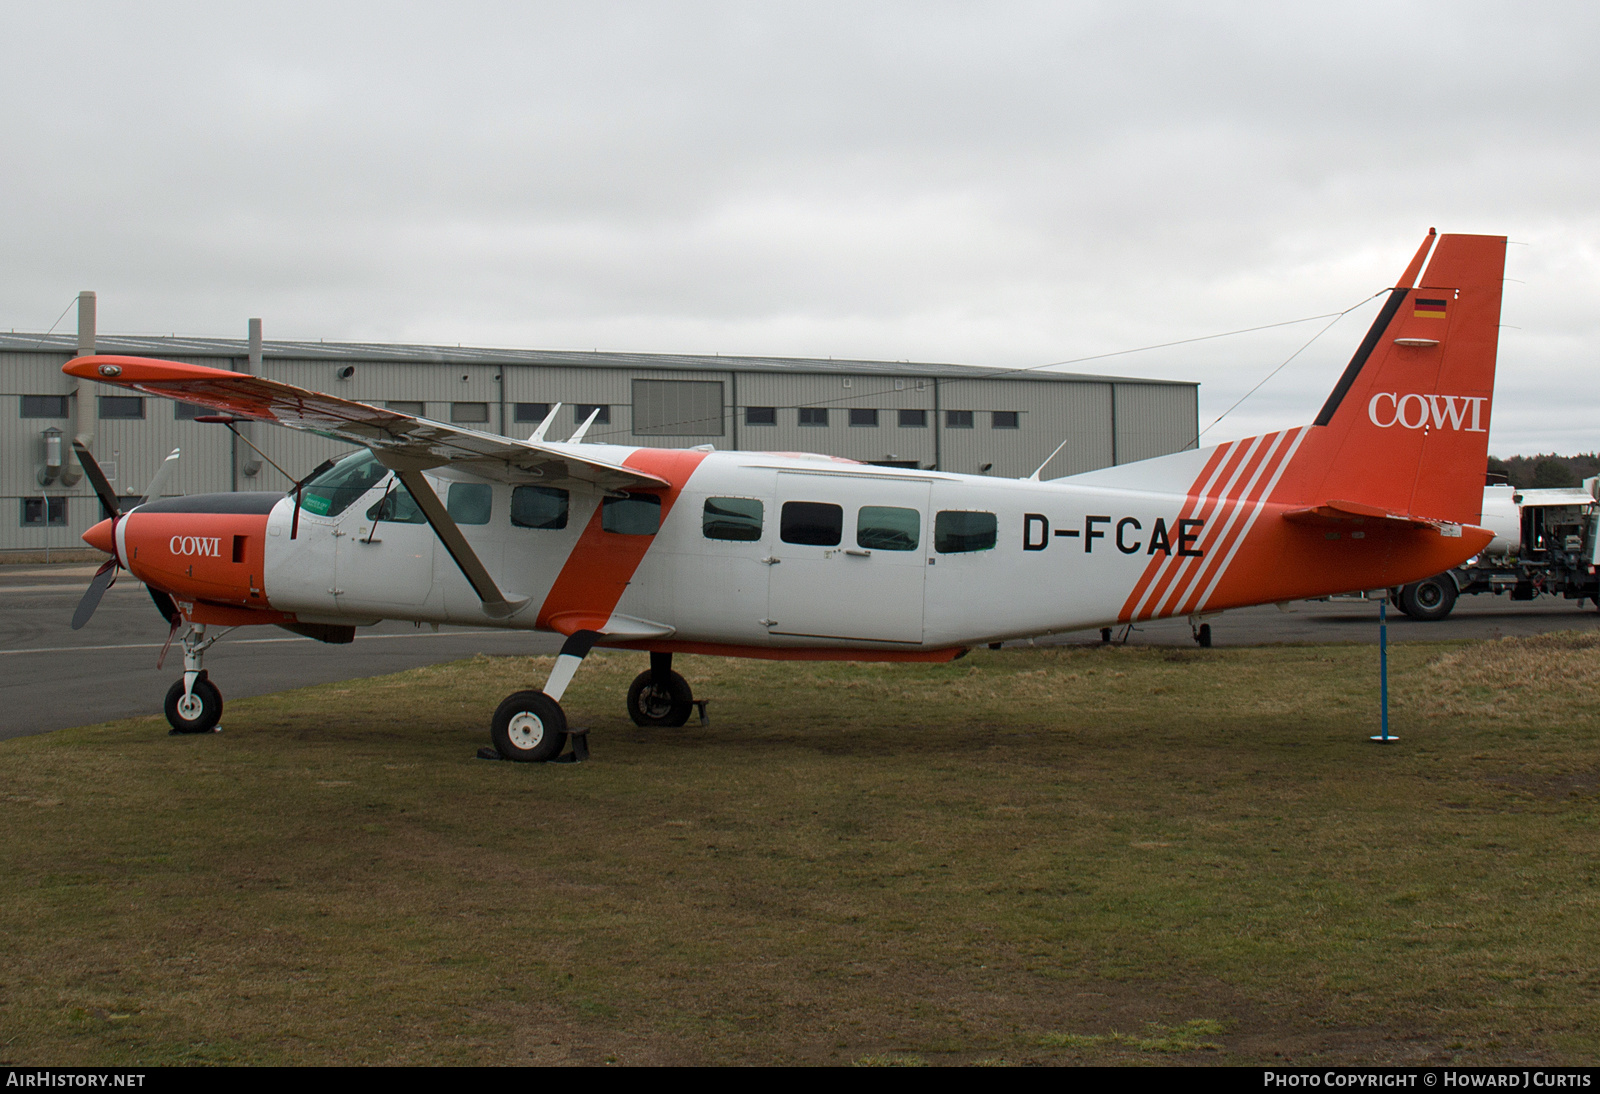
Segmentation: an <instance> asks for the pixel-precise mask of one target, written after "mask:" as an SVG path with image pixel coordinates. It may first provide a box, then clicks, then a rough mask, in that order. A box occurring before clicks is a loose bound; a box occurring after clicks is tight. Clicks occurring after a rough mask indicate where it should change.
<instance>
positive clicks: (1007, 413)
mask: <svg viewBox="0 0 1600 1094" xmlns="http://www.w3.org/2000/svg"><path fill="white" fill-rule="evenodd" d="M1019 418H1020V415H1019V414H1018V412H1017V411H1015V410H997V411H995V412H994V422H993V427H994V428H995V429H1019V428H1021V426H1020V422H1019Z"/></svg>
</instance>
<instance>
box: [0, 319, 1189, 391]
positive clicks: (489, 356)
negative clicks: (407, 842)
mask: <svg viewBox="0 0 1600 1094" xmlns="http://www.w3.org/2000/svg"><path fill="white" fill-rule="evenodd" d="M77 348H78V340H77V335H76V334H73V333H62V334H48V335H41V334H22V333H18V332H15V331H13V332H11V333H4V332H0V352H6V351H10V352H14V353H29V352H31V353H40V352H43V353H69V354H70V353H75V352H76V351H77ZM95 352H97V353H111V354H125V355H128V356H132V357H226V358H236V359H237V358H244V357H246V356H248V355H249V352H250V350H249V344H248V343H247V342H246V341H245V340H244V339H242V338H187V337H183V336H181V335H97V336H96V338H95ZM261 352H262V356H263V357H265V358H276V359H279V360H286V359H287V360H296V361H305V360H312V361H386V362H399V363H403V364H407V363H408V364H436V365H544V366H549V367H560V366H566V367H574V366H575V367H582V368H625V369H686V370H695V371H720V372H800V373H806V372H812V373H814V372H828V373H854V374H860V373H878V374H880V375H889V374H893V375H901V376H923V377H950V378H951V379H955V378H958V377H959V378H960V379H963V380H1068V381H1080V382H1081V381H1085V380H1088V381H1095V382H1099V383H1113V382H1115V383H1131V384H1170V385H1174V386H1183V387H1194V386H1197V385H1196V384H1195V383H1194V382H1193V381H1189V380H1147V379H1141V378H1139V377H1134V376H1099V375H1092V374H1088V373H1082V372H1056V371H1053V370H1050V369H1045V368H1030V369H1002V368H991V367H988V366H983V365H951V364H939V363H930V362H924V361H859V360H854V359H849V358H843V357H838V358H834V357H739V356H723V355H720V354H716V355H706V354H680V353H613V352H599V351H596V352H585V351H581V350H539V349H493V348H487V347H482V346H418V345H395V344H389V343H383V342H288V341H278V340H264V341H263V342H262V344H261Z"/></svg>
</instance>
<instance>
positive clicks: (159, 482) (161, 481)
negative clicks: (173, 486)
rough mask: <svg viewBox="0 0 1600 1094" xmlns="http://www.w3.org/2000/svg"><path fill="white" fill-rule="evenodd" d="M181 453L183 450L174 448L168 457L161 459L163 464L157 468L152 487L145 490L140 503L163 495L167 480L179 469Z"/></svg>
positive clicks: (151, 481) (151, 483) (151, 482)
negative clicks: (162, 491) (162, 489)
mask: <svg viewBox="0 0 1600 1094" xmlns="http://www.w3.org/2000/svg"><path fill="white" fill-rule="evenodd" d="M180 455H182V450H180V449H177V448H174V449H173V450H172V451H171V452H169V453H168V454H167V458H166V459H164V460H162V461H161V466H160V467H158V468H156V474H155V477H154V478H152V479H151V480H150V488H149V489H148V490H146V491H145V492H144V497H142V498H140V499H139V504H140V505H143V504H144V503H145V502H147V501H149V500H150V499H151V498H160V497H161V488H162V487H163V486H165V485H166V484H167V480H168V479H170V478H171V477H172V472H173V471H175V470H176V469H177V467H178V457H179V456H180Z"/></svg>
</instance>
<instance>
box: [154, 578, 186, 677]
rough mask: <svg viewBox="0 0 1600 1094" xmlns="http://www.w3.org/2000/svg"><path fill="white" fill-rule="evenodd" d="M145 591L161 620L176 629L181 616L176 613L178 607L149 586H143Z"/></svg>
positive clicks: (159, 591) (162, 593) (168, 597)
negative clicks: (153, 603)
mask: <svg viewBox="0 0 1600 1094" xmlns="http://www.w3.org/2000/svg"><path fill="white" fill-rule="evenodd" d="M145 591H146V592H148V593H149V594H150V599H151V600H153V601H155V604H156V611H158V612H160V613H161V618H162V619H165V620H166V621H167V623H168V624H169V625H170V626H174V627H176V626H177V625H178V621H179V620H181V619H182V618H183V616H182V615H180V614H179V613H178V605H177V604H175V603H173V600H172V597H171V596H170V595H169V594H167V593H164V592H162V591H161V590H160V589H157V588H153V587H152V586H149V585H146V586H145ZM158 667H159V666H158Z"/></svg>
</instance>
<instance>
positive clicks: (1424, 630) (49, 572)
mask: <svg viewBox="0 0 1600 1094" xmlns="http://www.w3.org/2000/svg"><path fill="white" fill-rule="evenodd" d="M94 570H95V567H93V566H86V565H83V564H81V563H80V564H63V565H52V566H22V565H9V566H0V740H3V739H5V738H9V737H20V736H24V735H26V734H30V733H46V732H49V731H51V730H55V729H62V728H65V727H67V726H77V725H89V724H92V723H95V722H103V721H108V720H110V719H114V718H127V717H133V716H135V715H141V714H159V713H160V712H161V703H162V700H163V698H164V697H165V695H166V692H167V688H168V687H169V686H170V685H171V683H172V681H173V680H175V679H177V678H178V676H179V674H180V673H181V671H182V665H183V659H182V656H181V654H180V653H179V652H178V651H176V650H174V651H173V652H171V653H169V654H168V656H167V662H166V665H165V667H164V668H162V669H159V670H158V669H157V668H156V658H157V657H158V656H159V655H160V652H161V647H162V644H163V642H164V641H165V640H166V636H167V626H166V623H165V622H164V621H163V620H162V619H161V617H160V615H158V614H157V612H156V609H155V607H154V606H153V605H152V604H151V602H150V598H149V596H148V595H147V594H146V592H145V591H144V587H143V586H142V585H140V584H139V582H138V581H136V580H133V579H132V578H131V577H130V576H129V575H127V574H124V575H122V578H121V579H120V580H119V581H118V582H117V584H115V585H113V586H112V587H111V589H110V590H109V591H108V592H107V593H106V595H105V598H104V599H103V600H102V601H101V602H100V608H99V610H98V611H97V612H96V613H95V615H94V618H93V619H91V620H90V621H89V624H88V625H87V626H86V627H84V628H83V629H82V630H80V631H74V630H72V629H71V619H72V612H73V609H74V608H75V607H76V606H77V603H78V600H79V598H80V597H82V595H83V591H84V589H85V588H87V587H88V584H89V579H90V577H91V576H92V575H93V574H94ZM1208 622H1209V623H1210V625H1211V633H1212V642H1213V644H1214V645H1217V646H1256V645H1267V644H1272V643H1281V642H1293V643H1320V642H1364V643H1376V642H1377V641H1378V605H1377V604H1376V603H1374V602H1371V601H1361V600H1331V601H1325V602H1323V601H1299V602H1296V603H1294V604H1291V605H1290V606H1289V610H1287V611H1280V610H1278V609H1277V608H1274V607H1262V608H1246V609H1242V610H1240V611H1236V612H1228V613H1226V614H1224V615H1220V616H1216V617H1213V618H1211V619H1209V620H1208ZM1597 628H1600V612H1597V611H1595V609H1594V605H1593V604H1592V603H1591V602H1589V601H1583V602H1582V603H1581V605H1580V602H1578V601H1572V600H1554V599H1550V598H1542V599H1540V600H1535V601H1526V602H1520V603H1519V602H1513V601H1511V600H1508V599H1507V598H1505V597H1489V596H1475V597H1463V598H1462V599H1461V600H1460V601H1459V602H1458V603H1457V605H1456V609H1455V612H1454V613H1453V614H1452V615H1451V616H1450V618H1449V619H1447V620H1444V621H1442V622H1438V623H1418V622H1416V621H1415V620H1412V619H1408V618H1407V617H1405V616H1403V615H1401V614H1400V612H1399V611H1397V610H1393V609H1391V610H1390V611H1389V641H1391V642H1412V641H1439V640H1443V639H1459V638H1501V637H1506V636H1510V635H1526V634H1542V633H1545V632H1549V631H1558V630H1593V629H1597ZM1112 640H1113V641H1117V642H1127V643H1128V644H1130V645H1160V646H1186V647H1190V648H1193V647H1194V644H1195V643H1194V639H1193V636H1192V634H1191V632H1190V628H1189V624H1188V623H1187V622H1186V621H1185V620H1182V619H1177V620H1164V621H1160V622H1151V623H1140V624H1137V625H1136V626H1134V627H1133V628H1132V629H1131V630H1130V629H1128V628H1125V627H1118V628H1115V630H1114V631H1113V639H1112ZM1099 641H1100V635H1099V632H1098V631H1088V632H1077V633H1073V634H1066V635H1057V636H1054V637H1052V638H1045V639H1039V640H1038V644H1040V645H1061V644H1074V645H1081V644H1095V643H1099ZM1027 644H1028V643H1008V645H1013V646H1015V645H1027ZM560 648H561V639H560V638H559V637H557V636H550V635H538V634H531V633H529V632H526V631H504V630H493V629H489V628H460V627H441V628H440V629H439V631H438V632H437V633H435V632H434V631H433V630H432V629H431V628H430V627H415V626H413V625H411V624H410V623H381V624H379V625H378V626H376V627H366V628H362V629H361V630H360V631H359V632H357V637H356V640H355V641H354V642H353V643H351V644H349V645H346V646H328V645H324V644H322V643H320V642H314V641H312V640H311V639H308V638H301V637H299V636H296V635H291V634H289V633H288V632H286V631H283V630H281V629H279V628H277V627H259V628H255V627H252V628H247V629H243V630H239V631H236V632H234V633H233V634H231V635H229V636H228V637H226V638H224V639H223V640H222V641H220V642H218V643H217V644H216V645H215V646H213V647H212V648H211V649H210V650H209V651H208V652H207V653H206V668H207V669H208V670H210V672H211V675H212V678H213V680H214V681H215V682H216V684H217V686H218V687H219V688H220V689H221V690H222V695H223V699H224V701H227V700H229V699H241V698H245V697H247V696H251V695H264V694H267V693H270V692H274V691H282V690H284V689H286V688H293V687H302V686H305V685H308V684H322V683H332V682H335V681H339V680H352V679H356V678H359V677H365V676H379V675H382V674H384V673H390V672H399V671H401V670H403V669H408V668H415V667H417V666H421V665H432V664H438V663H440V662H444V661H456V660H460V659H462V658H467V657H473V656H476V655H477V654H480V653H482V654H489V655H493V656H519V655H520V656H535V655H545V654H553V653H555V652H557V651H558V650H559V649H560ZM640 660H641V665H642V663H643V655H641V657H640ZM542 682H543V681H540V680H530V681H529V686H530V687H538V686H539V685H540V684H541V683H542Z"/></svg>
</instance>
